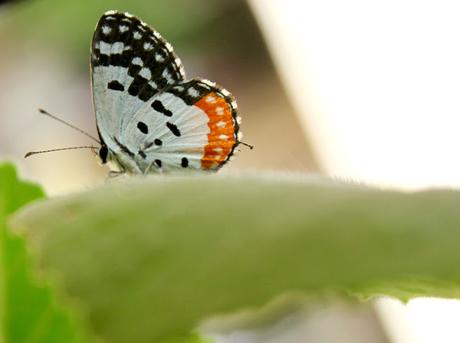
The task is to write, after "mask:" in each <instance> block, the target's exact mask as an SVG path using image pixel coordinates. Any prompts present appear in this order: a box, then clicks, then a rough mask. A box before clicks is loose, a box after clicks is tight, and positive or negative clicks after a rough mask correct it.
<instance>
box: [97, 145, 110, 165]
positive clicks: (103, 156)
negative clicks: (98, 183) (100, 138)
mask: <svg viewBox="0 0 460 343" xmlns="http://www.w3.org/2000/svg"><path fill="white" fill-rule="evenodd" d="M108 156H109V149H107V146H106V145H105V144H102V146H101V148H100V149H99V158H100V159H101V162H102V164H106V163H107V158H108Z"/></svg>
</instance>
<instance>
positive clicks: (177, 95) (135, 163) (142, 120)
mask: <svg viewBox="0 0 460 343" xmlns="http://www.w3.org/2000/svg"><path fill="white" fill-rule="evenodd" d="M91 71H92V74H91V75H92V86H93V100H94V106H95V111H96V119H97V127H98V132H99V136H100V139H101V142H102V148H101V150H100V157H101V159H102V161H103V162H104V163H105V162H112V163H113V164H114V165H115V167H116V168H117V169H119V170H121V171H123V172H130V173H136V174H147V173H155V172H170V171H174V170H184V168H186V169H191V170H211V171H212V170H218V169H219V168H220V167H222V166H223V165H224V164H225V163H226V162H227V161H228V160H229V158H230V156H231V155H232V154H233V151H234V149H235V147H236V146H237V145H238V144H239V143H240V142H239V141H238V131H239V123H238V120H237V119H238V118H237V108H236V103H235V101H234V99H233V97H232V96H231V95H230V93H229V92H227V91H226V90H224V89H222V88H220V87H218V86H216V85H215V84H214V83H212V82H210V81H207V80H203V79H192V80H185V74H184V70H183V67H182V64H181V62H180V60H179V58H178V57H177V56H176V55H175V54H174V52H173V50H172V47H171V45H170V44H169V43H168V42H166V41H165V40H164V39H163V38H162V37H161V36H160V34H159V33H158V32H156V31H155V30H153V29H151V28H150V27H148V26H147V25H146V24H145V23H143V22H142V21H140V20H139V19H137V18H135V17H134V16H132V15H130V14H127V13H120V12H116V11H109V12H106V13H105V14H104V15H103V16H102V17H101V19H100V20H99V22H98V24H97V27H96V31H95V33H94V37H93V43H92V52H91Z"/></svg>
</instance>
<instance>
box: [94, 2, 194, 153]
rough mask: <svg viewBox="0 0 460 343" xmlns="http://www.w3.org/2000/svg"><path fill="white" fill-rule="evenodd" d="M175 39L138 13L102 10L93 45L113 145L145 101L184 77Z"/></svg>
mask: <svg viewBox="0 0 460 343" xmlns="http://www.w3.org/2000/svg"><path fill="white" fill-rule="evenodd" d="M184 77H185V75H184V70H183V67H182V63H181V62H180V60H179V58H178V57H177V56H176V55H175V54H174V52H173V50H172V47H171V45H170V44H169V43H168V42H166V41H165V40H164V39H163V38H162V37H161V36H160V34H159V33H158V32H156V31H154V30H153V29H151V28H150V27H149V26H148V25H146V24H145V23H143V22H142V21H140V20H139V19H137V18H136V17H134V16H132V15H130V14H127V13H120V12H116V11H108V12H106V13H104V15H102V17H101V19H100V20H99V22H98V24H97V26H96V30H95V32H94V36H93V41H92V49H91V79H92V88H93V101H94V107H95V112H96V119H97V126H98V130H99V134H100V136H101V139H102V140H103V141H104V143H105V144H106V145H107V146H108V148H109V149H111V150H113V151H114V152H115V153H117V152H119V151H121V149H122V148H121V147H120V146H118V144H117V143H116V140H115V138H117V137H119V136H120V134H121V133H122V132H123V130H124V128H125V127H126V122H127V121H129V120H130V118H131V117H132V115H133V114H134V113H136V112H137V111H138V110H139V109H140V108H141V107H142V106H143V104H144V103H145V102H146V101H147V100H149V99H150V98H152V97H153V96H154V95H155V94H157V93H158V92H159V91H160V90H162V89H164V88H166V87H168V86H169V85H173V84H176V83H178V82H180V81H182V80H183V79H184Z"/></svg>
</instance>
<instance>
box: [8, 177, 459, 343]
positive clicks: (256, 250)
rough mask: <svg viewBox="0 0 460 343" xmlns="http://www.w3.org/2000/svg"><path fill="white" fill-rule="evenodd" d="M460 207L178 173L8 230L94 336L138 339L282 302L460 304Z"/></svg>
mask: <svg viewBox="0 0 460 343" xmlns="http://www.w3.org/2000/svg"><path fill="white" fill-rule="evenodd" d="M459 206H460V194H459V193H458V192H454V191H443V190H440V191H426V192H419V193H401V192H394V191H381V190H376V189H372V188H367V187H363V186H355V185H348V184H343V183H339V182H333V181H331V180H327V179H321V178H311V177H310V178H309V177H292V176H291V177H289V176H283V175H268V176H263V175H246V176H239V177H228V176H227V177H225V176H205V177H198V176H197V177H174V176H172V177H149V178H141V179H134V180H130V181H126V182H113V183H112V184H109V185H106V186H104V187H101V188H98V189H94V190H92V191H88V192H85V193H81V194H75V195H71V196H66V197H61V198H57V199H52V200H46V201H43V202H40V203H37V204H34V205H32V206H28V207H27V208H26V209H24V210H23V211H22V212H21V213H19V214H18V215H17V216H16V217H15V218H14V220H13V222H12V223H13V225H14V229H15V230H19V231H20V232H22V233H24V235H25V237H26V238H27V240H28V241H29V242H30V243H31V246H33V247H34V251H35V253H36V255H35V256H36V257H37V258H38V260H39V262H40V266H41V268H42V271H44V272H46V273H52V274H53V275H59V277H60V279H61V280H62V281H63V282H62V286H63V288H62V289H61V291H63V292H65V293H66V294H68V295H69V296H70V297H71V298H72V299H74V300H77V301H78V302H79V303H81V304H84V305H85V310H86V311H87V312H86V319H87V321H88V323H89V324H90V327H91V328H92V330H94V332H95V333H96V334H97V335H98V336H101V337H104V338H105V339H107V341H109V342H120V343H122V342H123V343H125V342H138V343H143V342H157V341H168V340H170V339H171V338H174V337H178V338H180V337H185V336H186V335H187V334H188V333H190V332H191V330H193V329H194V328H196V327H197V325H198V324H199V323H200V321H202V320H203V319H204V318H206V317H208V316H210V315H213V314H216V313H220V314H222V313H229V312H232V311H236V310H238V309H242V308H246V309H247V308H257V307H260V306H262V305H264V304H266V303H267V302H269V301H270V300H272V299H274V298H276V297H278V296H280V295H282V294H289V293H290V292H297V293H296V294H299V293H301V294H307V295H317V294H320V293H323V292H330V291H337V292H345V293H347V294H353V295H356V296H360V297H368V296H372V295H379V294H387V295H393V296H397V297H399V298H402V299H407V298H409V297H412V296H418V295H438V296H452V297H456V296H459V295H460V288H459V285H460V271H459V269H458V265H459V263H460V255H459V253H458V242H459V241H460V229H459V228H460V214H459V211H458V208H459Z"/></svg>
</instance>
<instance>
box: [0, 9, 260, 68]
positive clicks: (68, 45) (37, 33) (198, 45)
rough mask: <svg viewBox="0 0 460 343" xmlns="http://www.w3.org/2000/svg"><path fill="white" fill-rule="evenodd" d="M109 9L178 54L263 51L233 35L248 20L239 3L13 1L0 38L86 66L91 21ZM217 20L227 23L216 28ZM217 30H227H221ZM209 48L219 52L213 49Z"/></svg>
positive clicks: (251, 41) (241, 34)
mask: <svg viewBox="0 0 460 343" xmlns="http://www.w3.org/2000/svg"><path fill="white" fill-rule="evenodd" d="M111 9H116V10H120V11H126V12H130V13H132V14H134V15H137V16H139V17H140V18H141V19H142V20H144V21H145V22H146V23H148V24H149V25H151V26H152V27H154V28H155V29H157V30H158V31H160V32H161V34H162V35H163V36H164V37H165V38H167V39H168V40H169V41H171V42H172V43H173V44H174V46H179V47H180V49H179V51H178V53H180V52H181V51H182V49H189V50H198V49H203V48H204V47H206V48H205V49H206V51H207V52H208V53H211V54H212V53H214V54H219V53H220V54H222V55H225V54H243V55H244V54H247V52H248V51H253V52H254V53H257V51H260V50H262V51H263V52H264V53H265V50H264V48H263V45H262V44H261V43H260V38H259V37H252V36H251V37H247V34H248V32H246V31H244V32H240V31H239V28H240V27H241V26H242V25H241V21H244V22H245V23H247V22H248V19H249V18H247V17H246V16H247V14H248V11H247V9H246V7H245V4H244V2H242V1H240V0H237V1H228V2H227V1H219V0H211V1H210V0H206V1H204V0H195V1H188V0H155V1H150V0H133V1H129V2H126V1H123V0H102V1H91V0H82V1H75V0H72V1H59V0H40V1H38V0H36V1H32V0H29V1H24V2H20V3H18V5H17V6H14V8H11V9H10V11H8V13H7V15H4V16H3V17H2V20H0V38H2V40H3V41H9V44H17V45H19V46H21V45H24V44H31V45H35V46H36V47H38V48H41V49H45V50H47V49H51V50H55V51H58V52H59V53H63V52H67V53H68V56H69V57H71V58H74V59H75V61H76V62H79V64H80V65H81V66H84V67H87V65H86V64H84V63H82V62H81V61H84V62H86V61H87V60H88V54H89V47H90V42H91V37H92V34H93V31H94V28H95V26H96V23H97V21H98V19H99V18H100V16H101V15H102V13H104V12H105V11H108V10H111ZM217 21H219V24H218V25H216V22H217ZM222 21H224V22H229V25H222ZM246 26H247V24H245V25H243V27H246ZM223 28H224V29H228V30H227V31H225V32H224V31H222V29H223ZM236 40H238V42H239V43H240V44H239V46H240V47H244V49H243V48H242V49H236V50H235V48H234V47H235V45H234V44H232V43H231V42H235V41H236ZM255 41H257V42H259V44H255V43H254V42H255ZM245 42H246V44H245ZM213 46H214V47H216V48H218V49H219V50H220V51H218V50H213Z"/></svg>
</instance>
